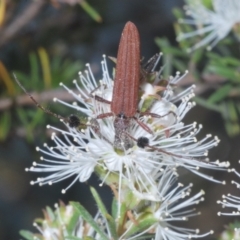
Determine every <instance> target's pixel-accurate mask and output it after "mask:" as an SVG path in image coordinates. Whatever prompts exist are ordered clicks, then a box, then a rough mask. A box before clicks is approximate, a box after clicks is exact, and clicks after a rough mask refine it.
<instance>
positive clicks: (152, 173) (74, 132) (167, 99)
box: [26, 56, 228, 240]
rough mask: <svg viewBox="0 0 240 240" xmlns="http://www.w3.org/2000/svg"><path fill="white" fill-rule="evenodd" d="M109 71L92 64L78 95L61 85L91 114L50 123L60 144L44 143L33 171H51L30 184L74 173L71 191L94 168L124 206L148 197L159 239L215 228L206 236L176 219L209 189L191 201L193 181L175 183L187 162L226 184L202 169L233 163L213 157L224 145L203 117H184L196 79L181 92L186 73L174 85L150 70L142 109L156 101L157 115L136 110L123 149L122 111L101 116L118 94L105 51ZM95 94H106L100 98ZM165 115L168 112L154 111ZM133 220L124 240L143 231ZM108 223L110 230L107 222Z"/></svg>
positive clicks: (152, 107) (183, 216) (138, 216)
mask: <svg viewBox="0 0 240 240" xmlns="http://www.w3.org/2000/svg"><path fill="white" fill-rule="evenodd" d="M102 71H103V78H102V79H101V80H100V81H99V83H98V82H97V81H96V79H95V78H94V75H93V73H92V71H91V68H90V66H89V65H88V64H87V70H86V71H85V73H84V74H82V73H80V74H79V76H80V84H79V83H78V82H77V81H76V80H74V81H73V83H74V85H75V87H76V89H77V90H78V91H79V94H77V93H76V92H75V91H72V90H70V89H69V88H67V87H66V86H65V85H63V84H61V86H63V87H64V88H65V89H66V90H67V91H68V92H69V93H70V94H72V95H73V96H74V98H75V99H76V102H74V103H73V104H68V103H66V102H63V101H61V100H59V99H54V100H55V101H57V102H60V103H62V104H64V105H65V106H68V107H71V108H72V109H73V110H74V112H76V111H79V112H81V113H84V114H85V116H86V118H85V119H84V117H82V118H81V121H80V118H78V117H77V116H75V115H71V116H70V117H69V119H68V122H67V121H63V123H64V124H65V125H66V130H62V129H58V128H55V127H53V126H48V128H51V129H52V130H54V131H55V132H54V133H53V135H52V140H53V141H54V143H55V146H51V147H49V146H48V145H47V144H44V148H37V151H40V152H42V153H43V157H41V161H42V162H43V163H41V162H39V163H37V162H34V163H33V166H32V167H31V168H29V169H26V170H27V171H32V172H40V173H50V174H49V175H48V176H45V177H39V178H38V179H37V180H36V181H32V182H31V184H39V185H44V184H49V185H52V184H53V183H56V182H59V181H61V180H64V179H66V178H69V177H72V176H74V179H73V181H72V183H71V184H70V185H69V186H68V187H67V188H66V189H63V190H62V192H63V193H65V192H66V190H67V189H68V188H69V187H71V186H72V184H74V183H75V182H76V181H78V180H79V181H80V182H85V181H87V180H88V179H89V177H90V176H91V174H92V173H93V172H95V173H96V174H97V175H98V176H99V177H100V179H101V180H102V183H101V184H108V185H109V186H111V188H115V190H117V196H116V198H117V199H118V212H119V213H120V208H121V204H122V203H123V202H131V204H132V205H131V207H130V209H132V210H133V209H135V208H136V206H137V205H138V204H139V203H140V202H141V201H145V202H146V203H145V204H147V205H148V208H149V209H148V211H149V212H152V217H153V219H155V220H154V221H155V223H154V224H153V225H152V226H149V227H148V228H147V229H146V230H145V231H144V232H140V233H139V235H142V234H144V233H146V232H148V231H149V232H151V233H152V232H155V239H169V240H170V239H174V240H176V239H179V240H182V239H186V238H200V237H203V236H206V235H207V234H210V233H212V232H211V231H210V232H208V233H206V234H202V235H201V234H199V233H198V230H192V229H185V228H178V227H176V226H172V225H171V222H172V221H175V220H176V221H179V220H181V221H184V220H187V218H188V217H192V216H194V215H196V213H193V212H192V211H190V210H182V209H183V208H186V207H189V206H192V205H194V204H197V203H199V201H201V199H202V197H201V196H202V195H203V191H201V192H200V193H199V194H196V195H195V196H193V197H191V198H188V199H187V200H184V198H186V197H188V195H189V193H190V188H191V184H190V185H189V186H187V187H183V186H182V185H181V184H177V185H176V183H175V182H176V180H177V170H178V168H180V167H183V168H185V169H187V170H189V171H191V172H192V173H195V174H197V175H199V176H201V177H204V178H206V179H209V180H210V181H214V182H218V183H221V182H220V181H218V180H216V179H214V178H213V177H212V176H209V175H206V174H204V173H201V172H200V171H199V170H200V169H202V168H207V169H213V170H222V171H224V170H226V168H227V167H228V163H227V162H223V163H220V162H219V161H214V162H210V161H209V159H208V158H207V154H208V150H209V149H211V148H212V147H214V146H216V145H217V144H218V142H219V140H218V138H216V137H214V138H212V137H211V135H207V136H206V137H205V138H203V139H202V140H200V141H198V140H197V138H196V135H197V134H198V133H199V131H200V130H201V128H202V126H201V125H199V126H198V125H197V123H193V124H188V125H184V124H183V122H182V119H183V118H184V116H185V115H186V114H187V112H188V111H189V110H190V109H191V108H192V107H193V106H194V103H191V102H190V99H191V98H192V97H193V96H194V94H193V89H194V86H191V87H189V88H188V89H186V90H184V91H183V92H180V93H175V86H176V85H177V83H178V82H179V81H180V80H181V79H182V78H183V77H184V76H185V75H186V74H187V72H186V73H185V74H183V75H182V76H181V75H180V73H176V75H175V76H174V77H170V78H169V79H168V84H167V86H164V87H163V86H160V85H161V84H160V82H161V79H160V78H159V72H152V73H151V74H149V75H151V79H152V75H154V81H153V82H148V81H147V80H146V81H144V82H143V83H142V85H141V92H142V97H141V98H140V101H139V104H138V109H139V110H140V111H141V109H144V108H145V107H146V105H148V104H149V102H151V104H150V110H149V112H150V113H153V114H155V115H153V114H152V115H151V114H149V115H145V114H143V115H141V112H137V113H136V118H137V121H135V120H134V119H130V120H131V125H130V128H129V131H128V132H127V133H126V134H127V136H128V137H129V138H130V139H131V140H132V144H131V146H130V147H129V148H124V149H123V150H119V149H116V148H115V147H114V137H115V128H114V124H113V123H114V119H115V118H116V116H110V117H106V118H100V119H98V118H97V117H98V116H99V115H100V114H105V113H109V112H110V104H108V103H107V101H111V100H112V91H113V84H114V82H113V81H112V78H111V77H110V75H109V73H108V68H107V63H106V58H105V56H104V57H103V61H102ZM146 79H147V78H146ZM159 91H160V93H159ZM95 96H98V98H99V99H105V100H107V101H106V102H104V101H99V100H98V99H97V98H96V97H95ZM159 115H160V116H162V117H154V116H159ZM141 124H144V125H146V126H147V127H148V128H149V129H151V131H152V132H153V134H151V133H149V132H147V131H146V130H145V128H143V127H142V126H141ZM222 183H223V184H224V182H222ZM181 210H182V211H181ZM141 217H142V213H141V212H134V218H135V219H141ZM132 224H133V223H128V224H127V226H128V227H127V230H126V231H125V232H123V233H122V234H121V237H120V238H119V239H134V238H135V237H136V235H135V236H131V234H130V233H131V228H132V227H133V226H132ZM105 225H106V232H108V231H107V229H108V227H107V224H105ZM128 233H129V234H128ZM95 239H97V238H95Z"/></svg>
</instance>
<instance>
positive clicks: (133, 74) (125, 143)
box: [94, 22, 169, 150]
mask: <svg viewBox="0 0 240 240" xmlns="http://www.w3.org/2000/svg"><path fill="white" fill-rule="evenodd" d="M116 61H117V62H116V74H115V79H114V87H113V95H112V101H111V102H110V101H107V100H105V99H103V98H101V97H99V96H94V97H95V99H96V100H98V101H102V102H105V103H109V104H110V107H111V112H109V113H103V114H100V115H98V116H97V119H102V118H106V117H109V116H115V119H114V129H115V139H114V144H113V145H114V148H115V149H118V150H124V149H125V150H127V149H129V148H130V147H132V146H133V141H132V140H133V138H131V137H130V136H129V134H127V133H128V132H129V127H130V126H131V120H132V119H134V120H135V121H136V122H137V123H138V124H139V125H140V126H141V127H142V128H143V129H145V130H146V131H147V132H149V133H151V134H152V133H153V132H152V130H151V129H150V128H149V127H148V126H147V125H146V124H144V123H143V122H141V121H139V120H138V119H137V118H136V116H135V115H136V114H137V113H139V114H140V116H141V115H142V116H143V115H148V116H152V117H157V118H162V117H163V116H160V115H157V114H154V113H151V112H139V111H138V100H139V99H138V94H139V84H140V78H141V77H142V75H141V61H140V38H139V33H138V30H137V27H136V26H135V25H134V24H133V23H132V22H127V23H126V25H125V27H124V29H123V32H122V36H121V39H120V43H119V48H118V54H117V60H116ZM157 61H158V57H155V58H154V60H152V61H151V65H153V66H152V67H150V68H151V69H152V68H153V67H154V64H155V62H157ZM153 62H154V63H153ZM148 70H149V69H147V71H148ZM149 71H150V70H149ZM168 114H169V113H168Z"/></svg>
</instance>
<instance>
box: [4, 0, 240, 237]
mask: <svg viewBox="0 0 240 240" xmlns="http://www.w3.org/2000/svg"><path fill="white" fill-rule="evenodd" d="M3 2H5V4H6V5H5V15H4V16H3V20H2V22H1V26H0V61H1V66H0V73H1V75H0V115H1V119H0V137H1V142H0V239H9V240H11V239H20V236H19V230H21V229H28V230H34V231H36V229H34V228H33V227H32V222H33V220H34V219H35V218H37V217H42V209H43V208H44V207H45V206H47V205H48V206H51V207H53V204H54V203H56V202H58V200H60V199H61V200H63V201H64V202H65V203H67V202H68V201H80V202H81V203H82V204H83V205H84V206H85V207H86V208H88V209H89V211H90V212H92V213H94V211H95V210H96V209H95V203H94V202H93V200H92V197H91V194H90V192H89V190H88V187H89V185H93V186H95V187H96V188H97V190H98V191H99V192H100V194H101V195H102V197H103V199H104V201H105V203H106V204H107V205H109V204H110V203H111V192H110V191H109V189H108V188H107V187H102V188H99V187H98V184H99V182H98V180H97V178H96V177H95V176H93V177H92V178H91V179H90V180H89V181H88V182H87V183H84V184H81V183H78V182H77V183H76V184H75V185H74V186H73V187H71V189H70V190H68V192H67V193H66V194H65V195H62V194H61V189H63V188H65V187H66V186H67V185H68V184H69V183H70V181H68V180H66V181H63V182H60V183H58V184H55V185H53V186H43V187H39V186H30V184H29V182H30V181H31V180H33V179H36V177H37V174H32V173H27V172H25V171H24V169H25V168H26V167H29V166H31V164H32V162H33V161H37V160H38V159H39V157H40V155H39V153H37V152H35V146H36V145H39V146H42V144H43V143H44V142H50V141H49V138H48V137H49V133H48V132H47V130H46V128H45V125H46V124H47V123H49V122H50V123H56V124H59V123H58V121H56V119H52V118H51V117H50V118H49V116H46V115H44V114H43V113H42V112H41V111H39V110H37V109H36V108H35V107H34V106H33V105H32V103H31V101H29V99H28V98H27V97H26V96H25V95H24V94H23V93H22V92H21V90H20V89H19V88H18V86H16V84H15V83H14V82H13V81H10V80H8V79H12V73H13V72H15V73H16V74H17V76H18V77H19V79H20V80H21V82H22V84H23V85H24V86H25V87H26V88H27V89H28V90H29V91H34V92H35V93H36V92H38V93H39V95H36V98H37V99H38V100H39V101H40V102H41V103H43V102H44V100H46V99H48V100H49V101H48V100H47V101H46V102H44V103H43V104H44V105H45V106H47V107H49V108H50V109H51V110H52V111H57V112H58V113H59V112H60V113H61V114H62V115H64V116H68V114H69V110H68V109H64V108H63V107H62V106H60V107H59V106H55V105H54V104H53V103H51V101H50V100H51V98H53V97H54V95H53V93H52V91H51V90H52V89H55V91H58V89H59V88H58V83H59V82H61V81H64V83H65V84H67V85H68V86H69V87H71V86H72V85H71V81H72V80H73V79H74V78H77V72H78V71H79V70H82V69H83V68H84V65H85V63H90V64H91V66H92V69H93V71H94V73H95V76H97V77H99V78H100V77H101V68H100V67H101V65H100V61H101V59H102V54H106V55H110V56H116V53H117V47H118V42H119V38H120V34H121V31H122V29H123V26H124V24H125V23H126V22H127V21H129V20H130V21H133V22H134V23H135V24H136V25H137V27H138V29H139V32H140V36H141V50H142V55H143V56H145V57H146V58H149V57H151V56H152V55H153V54H154V53H156V52H159V48H158V47H157V45H156V44H155V42H154V39H155V38H156V37H167V38H168V39H169V40H170V42H171V43H172V44H174V45H177V43H176V42H175V38H176V36H175V33H174V29H173V23H174V21H175V19H174V17H173V15H172V8H174V7H181V6H182V5H183V1H179V0H148V1H146V0H131V1H129V0H121V1H119V0H118V1H113V0H102V1H99V0H90V1H88V2H87V3H88V4H90V6H91V7H93V8H94V9H95V10H96V11H97V13H98V14H99V15H100V16H101V19H100V18H99V16H98V15H96V19H95V20H94V19H93V17H91V16H90V15H89V13H88V12H87V11H86V6H83V5H81V4H79V2H81V1H77V0H76V1H74V0H62V3H60V2H59V1H57V0H52V1H43V0H38V1H30V0H19V1H17V0H5V1H3ZM84 9H85V10H84ZM0 17H1V16H0ZM96 20H97V21H96ZM161 51H163V52H164V49H161ZM49 69H50V71H51V73H52V75H51V78H49V76H48V73H49V71H48V70H49ZM49 79H50V80H49ZM43 93H46V94H47V95H44V96H47V97H46V99H45V98H44V97H43V95H42V94H43ZM60 93H61V92H60ZM63 94H66V93H63ZM204 94H206V95H207V94H209V93H208V92H205V93H204ZM64 97H66V96H65V95H63V98H64ZM39 118H40V120H39ZM192 121H197V122H198V123H202V124H203V125H204V128H203V131H202V132H201V134H200V136H199V137H203V136H204V135H205V134H208V133H212V134H213V135H217V136H219V138H220V139H221V142H220V145H219V146H218V147H217V148H215V149H213V150H212V151H211V153H210V157H211V159H212V160H213V159H220V160H221V161H226V160H229V161H230V160H231V161H232V165H233V166H237V165H236V164H237V160H238V159H239V156H240V148H239V139H240V138H239V136H237V137H234V138H229V137H228V136H227V134H226V133H225V130H224V126H223V122H222V119H221V116H220V115H218V114H217V113H214V112H211V111H209V110H206V109H204V108H202V107H195V108H194V109H193V110H192V111H191V112H190V113H189V114H188V116H187V118H186V122H187V123H189V122H192ZM182 173H183V177H182V178H181V181H182V182H184V183H186V184H187V183H189V182H194V183H195V185H194V190H193V192H197V191H199V190H200V189H204V190H205V192H206V196H205V198H206V201H205V202H203V203H202V204H200V205H199V206H198V210H199V211H201V212H202V215H201V216H199V217H196V218H193V219H191V221H190V222H189V223H187V224H186V225H184V226H189V227H193V228H199V229H200V230H201V232H204V231H208V230H209V229H214V230H215V235H214V236H213V238H210V237H207V238H206V239H214V238H216V237H217V236H218V234H219V233H220V232H221V231H222V230H223V225H224V224H226V223H228V222H230V221H231V220H232V219H230V218H229V217H218V216H217V212H218V211H220V209H221V208H220V206H219V205H217V204H216V201H217V200H218V199H220V198H221V195H222V194H223V193H225V194H226V193H227V192H229V191H231V190H232V193H234V191H235V192H236V190H235V188H234V186H231V185H230V184H229V185H228V186H222V185H218V184H214V183H210V182H209V181H206V180H203V179H201V178H199V177H195V176H193V175H192V174H189V173H187V172H185V171H183V172H182ZM210 174H214V177H215V178H218V179H221V180H227V181H228V182H229V181H230V179H233V178H234V176H232V175H231V176H229V174H227V173H224V172H215V173H214V172H213V173H212V172H210ZM230 188H232V189H230Z"/></svg>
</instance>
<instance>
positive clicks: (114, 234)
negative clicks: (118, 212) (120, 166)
mask: <svg viewBox="0 0 240 240" xmlns="http://www.w3.org/2000/svg"><path fill="white" fill-rule="evenodd" d="M90 190H91V192H92V195H93V197H94V199H95V201H96V203H97V205H98V209H99V211H100V212H101V213H102V215H103V216H104V217H105V218H106V220H107V223H108V227H109V230H110V232H111V237H113V239H116V240H117V239H118V235H117V232H116V223H115V219H113V217H112V216H111V215H110V214H109V213H108V212H107V209H106V207H105V206H104V204H103V202H102V200H101V198H100V196H99V194H98V193H97V191H96V190H95V189H94V188H93V187H90Z"/></svg>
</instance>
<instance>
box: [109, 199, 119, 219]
mask: <svg viewBox="0 0 240 240" xmlns="http://www.w3.org/2000/svg"><path fill="white" fill-rule="evenodd" d="M111 210H112V211H111V212H112V216H113V218H114V219H117V217H118V202H117V200H116V198H113V200H112V209H111Z"/></svg>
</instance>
